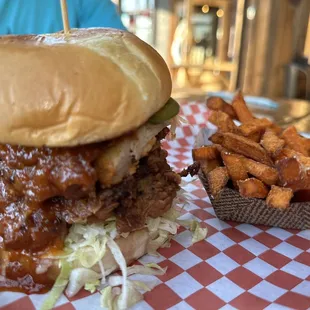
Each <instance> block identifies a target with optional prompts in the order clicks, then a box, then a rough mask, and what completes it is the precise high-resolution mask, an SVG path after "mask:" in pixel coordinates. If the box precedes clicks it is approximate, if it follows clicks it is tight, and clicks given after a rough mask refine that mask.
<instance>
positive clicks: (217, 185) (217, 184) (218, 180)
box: [207, 167, 229, 197]
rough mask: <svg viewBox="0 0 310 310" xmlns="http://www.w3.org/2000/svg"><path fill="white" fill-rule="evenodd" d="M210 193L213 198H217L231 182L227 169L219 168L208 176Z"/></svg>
mask: <svg viewBox="0 0 310 310" xmlns="http://www.w3.org/2000/svg"><path fill="white" fill-rule="evenodd" d="M207 179H208V183H209V187H210V191H211V194H212V196H213V197H217V196H218V194H219V193H220V191H221V190H222V189H223V188H224V187H225V185H226V184H227V182H228V180H229V176H228V172H227V168H225V167H217V168H215V169H213V170H212V171H211V172H210V173H209V174H208V176H207Z"/></svg>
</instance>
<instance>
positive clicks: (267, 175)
mask: <svg viewBox="0 0 310 310" xmlns="http://www.w3.org/2000/svg"><path fill="white" fill-rule="evenodd" d="M243 162H244V165H245V168H246V170H247V172H248V173H249V174H251V175H253V176H254V177H256V178H257V179H259V180H260V181H262V182H264V183H265V184H267V185H274V184H276V183H277V181H278V178H279V175H278V171H277V170H276V169H274V168H272V167H270V166H267V165H264V164H262V163H259V162H257V161H254V160H252V159H248V158H244V159H243Z"/></svg>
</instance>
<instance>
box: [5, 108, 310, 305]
mask: <svg viewBox="0 0 310 310" xmlns="http://www.w3.org/2000/svg"><path fill="white" fill-rule="evenodd" d="M182 113H183V115H184V116H185V117H186V118H187V120H188V122H189V123H190V124H189V125H185V126H184V127H183V128H182V129H179V130H178V132H177V134H178V139H177V140H175V141H168V142H166V143H165V147H166V148H167V149H168V151H169V154H170V155H169V157H168V159H169V162H170V163H171V165H172V166H174V167H175V169H176V170H180V169H182V168H183V167H184V166H185V165H187V164H189V163H191V146H192V145H193V143H194V141H195V135H196V134H197V133H198V131H199V129H200V128H201V127H204V126H205V125H206V124H205V123H206V118H207V116H208V111H207V110H206V108H205V106H204V105H203V104H201V103H197V102H191V103H186V104H185V103H184V104H183V105H182ZM185 190H186V191H187V192H188V193H189V196H190V197H191V202H190V203H189V204H188V205H187V206H186V208H185V210H184V214H183V216H182V217H183V219H195V220H197V221H199V222H200V223H201V226H203V227H208V230H209V231H208V236H207V238H206V239H205V240H204V241H201V242H199V243H196V244H194V245H191V234H190V232H189V231H188V230H186V229H185V228H181V229H180V231H179V234H178V235H177V236H176V237H175V238H174V240H173V241H172V244H171V247H170V248H164V249H161V250H160V251H159V253H160V256H159V257H155V258H154V257H149V256H144V257H143V258H141V259H140V262H141V263H147V262H157V263H158V264H159V265H160V266H163V267H165V266H167V267H168V271H167V273H166V275H164V276H160V277H155V276H137V275H135V276H133V278H135V279H142V278H143V280H144V281H147V282H152V283H156V287H155V288H154V289H153V290H152V291H151V292H148V293H146V294H145V295H144V296H145V299H144V301H142V302H140V303H139V304H137V305H136V306H134V307H133V309H141V310H142V309H143V310H148V309H156V310H157V309H158V310H160V309H163V310H164V309H175V310H177V309H178V310H183V309H184V310H185V309H204V310H205V309H240V310H242V309H309V308H310V230H305V231H302V232H300V231H295V230H284V229H280V228H269V227H265V226H252V225H249V224H238V223H235V222H223V221H221V220H219V219H217V218H216V216H215V213H214V210H213V208H212V206H211V205H210V201H209V199H208V197H207V195H206V192H205V190H204V189H203V188H202V186H201V184H200V182H199V181H198V180H193V182H191V183H190V184H188V185H186V186H185ZM99 297H100V296H99V293H98V292H97V293H94V294H89V293H88V292H85V291H83V292H81V293H80V294H78V296H75V297H74V298H72V299H68V298H67V297H66V296H62V297H61V299H60V300H59V301H58V303H57V306H56V309H59V310H60V309H62V310H71V309H81V310H82V309H92V310H95V309H100V305H99ZM45 298H46V296H45V295H32V296H25V295H24V294H19V293H9V292H5V293H0V309H2V310H13V309H14V310H15V309H23V310H33V309H39V308H40V305H41V304H42V301H43V300H44V299H45ZM1 306H2V307H1Z"/></svg>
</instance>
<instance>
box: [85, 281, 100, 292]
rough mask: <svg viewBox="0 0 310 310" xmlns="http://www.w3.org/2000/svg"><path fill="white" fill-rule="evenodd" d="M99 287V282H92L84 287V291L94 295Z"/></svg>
mask: <svg viewBox="0 0 310 310" xmlns="http://www.w3.org/2000/svg"><path fill="white" fill-rule="evenodd" d="M99 286H100V281H99V280H94V281H92V282H87V283H86V284H85V286H84V289H85V290H86V291H89V292H91V293H92V294H93V293H95V292H96V291H97V289H98V287H99Z"/></svg>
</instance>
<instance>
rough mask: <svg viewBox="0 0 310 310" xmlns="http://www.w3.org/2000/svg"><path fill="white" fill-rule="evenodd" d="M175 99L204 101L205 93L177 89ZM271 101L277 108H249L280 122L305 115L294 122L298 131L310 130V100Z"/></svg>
mask: <svg viewBox="0 0 310 310" xmlns="http://www.w3.org/2000/svg"><path fill="white" fill-rule="evenodd" d="M173 95H174V97H175V98H176V99H179V100H180V101H181V102H188V101H193V100H194V101H198V102H204V101H205V98H206V95H204V94H202V93H201V91H197V92H196V93H195V92H194V91H192V92H190V93H188V92H186V91H184V92H182V91H178V92H176V93H175V94H173ZM272 100H273V101H275V102H277V103H278V104H279V106H278V108H267V107H263V106H262V107H257V106H251V105H249V108H250V109H251V110H252V111H253V113H255V114H258V115H260V116H265V117H266V116H267V117H269V118H271V119H273V120H274V121H275V122H280V121H282V120H290V119H292V118H293V119H294V118H300V117H303V116H305V115H308V116H307V117H305V118H303V119H302V120H300V121H298V122H296V123H294V125H295V126H296V128H297V130H298V131H300V132H310V102H309V101H306V100H299V99H283V98H273V99H272Z"/></svg>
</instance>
